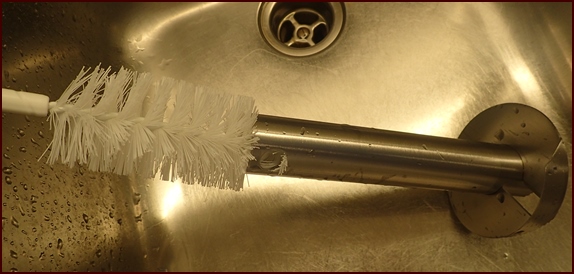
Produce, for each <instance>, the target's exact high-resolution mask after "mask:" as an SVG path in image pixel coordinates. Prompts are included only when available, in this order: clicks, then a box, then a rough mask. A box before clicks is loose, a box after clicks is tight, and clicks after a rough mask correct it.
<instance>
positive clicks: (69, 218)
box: [66, 215, 72, 223]
mask: <svg viewBox="0 0 574 274" xmlns="http://www.w3.org/2000/svg"><path fill="white" fill-rule="evenodd" d="M66 220H68V222H70V223H71V222H72V217H70V215H67V216H66Z"/></svg>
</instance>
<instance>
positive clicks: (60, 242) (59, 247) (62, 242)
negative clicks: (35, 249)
mask: <svg viewBox="0 0 574 274" xmlns="http://www.w3.org/2000/svg"><path fill="white" fill-rule="evenodd" d="M62 247H64V241H62V239H58V245H57V246H56V248H57V249H62Z"/></svg>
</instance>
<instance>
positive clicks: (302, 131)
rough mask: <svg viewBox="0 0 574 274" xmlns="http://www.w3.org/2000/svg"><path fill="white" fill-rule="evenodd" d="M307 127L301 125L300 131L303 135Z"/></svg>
mask: <svg viewBox="0 0 574 274" xmlns="http://www.w3.org/2000/svg"><path fill="white" fill-rule="evenodd" d="M305 130H306V129H305V127H301V131H300V132H299V133H300V134H301V135H305Z"/></svg>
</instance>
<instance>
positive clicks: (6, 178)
mask: <svg viewBox="0 0 574 274" xmlns="http://www.w3.org/2000/svg"><path fill="white" fill-rule="evenodd" d="M4 180H5V181H6V184H9V185H11V184H12V178H10V176H6V177H4Z"/></svg>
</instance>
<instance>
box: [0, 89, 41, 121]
mask: <svg viewBox="0 0 574 274" xmlns="http://www.w3.org/2000/svg"><path fill="white" fill-rule="evenodd" d="M49 103H50V98H48V96H46V95H43V94H37V93H31V92H26V91H15V90H11V89H7V88H2V112H12V113H17V114H24V115H34V116H41V117H44V116H47V115H48V109H49Z"/></svg>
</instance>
